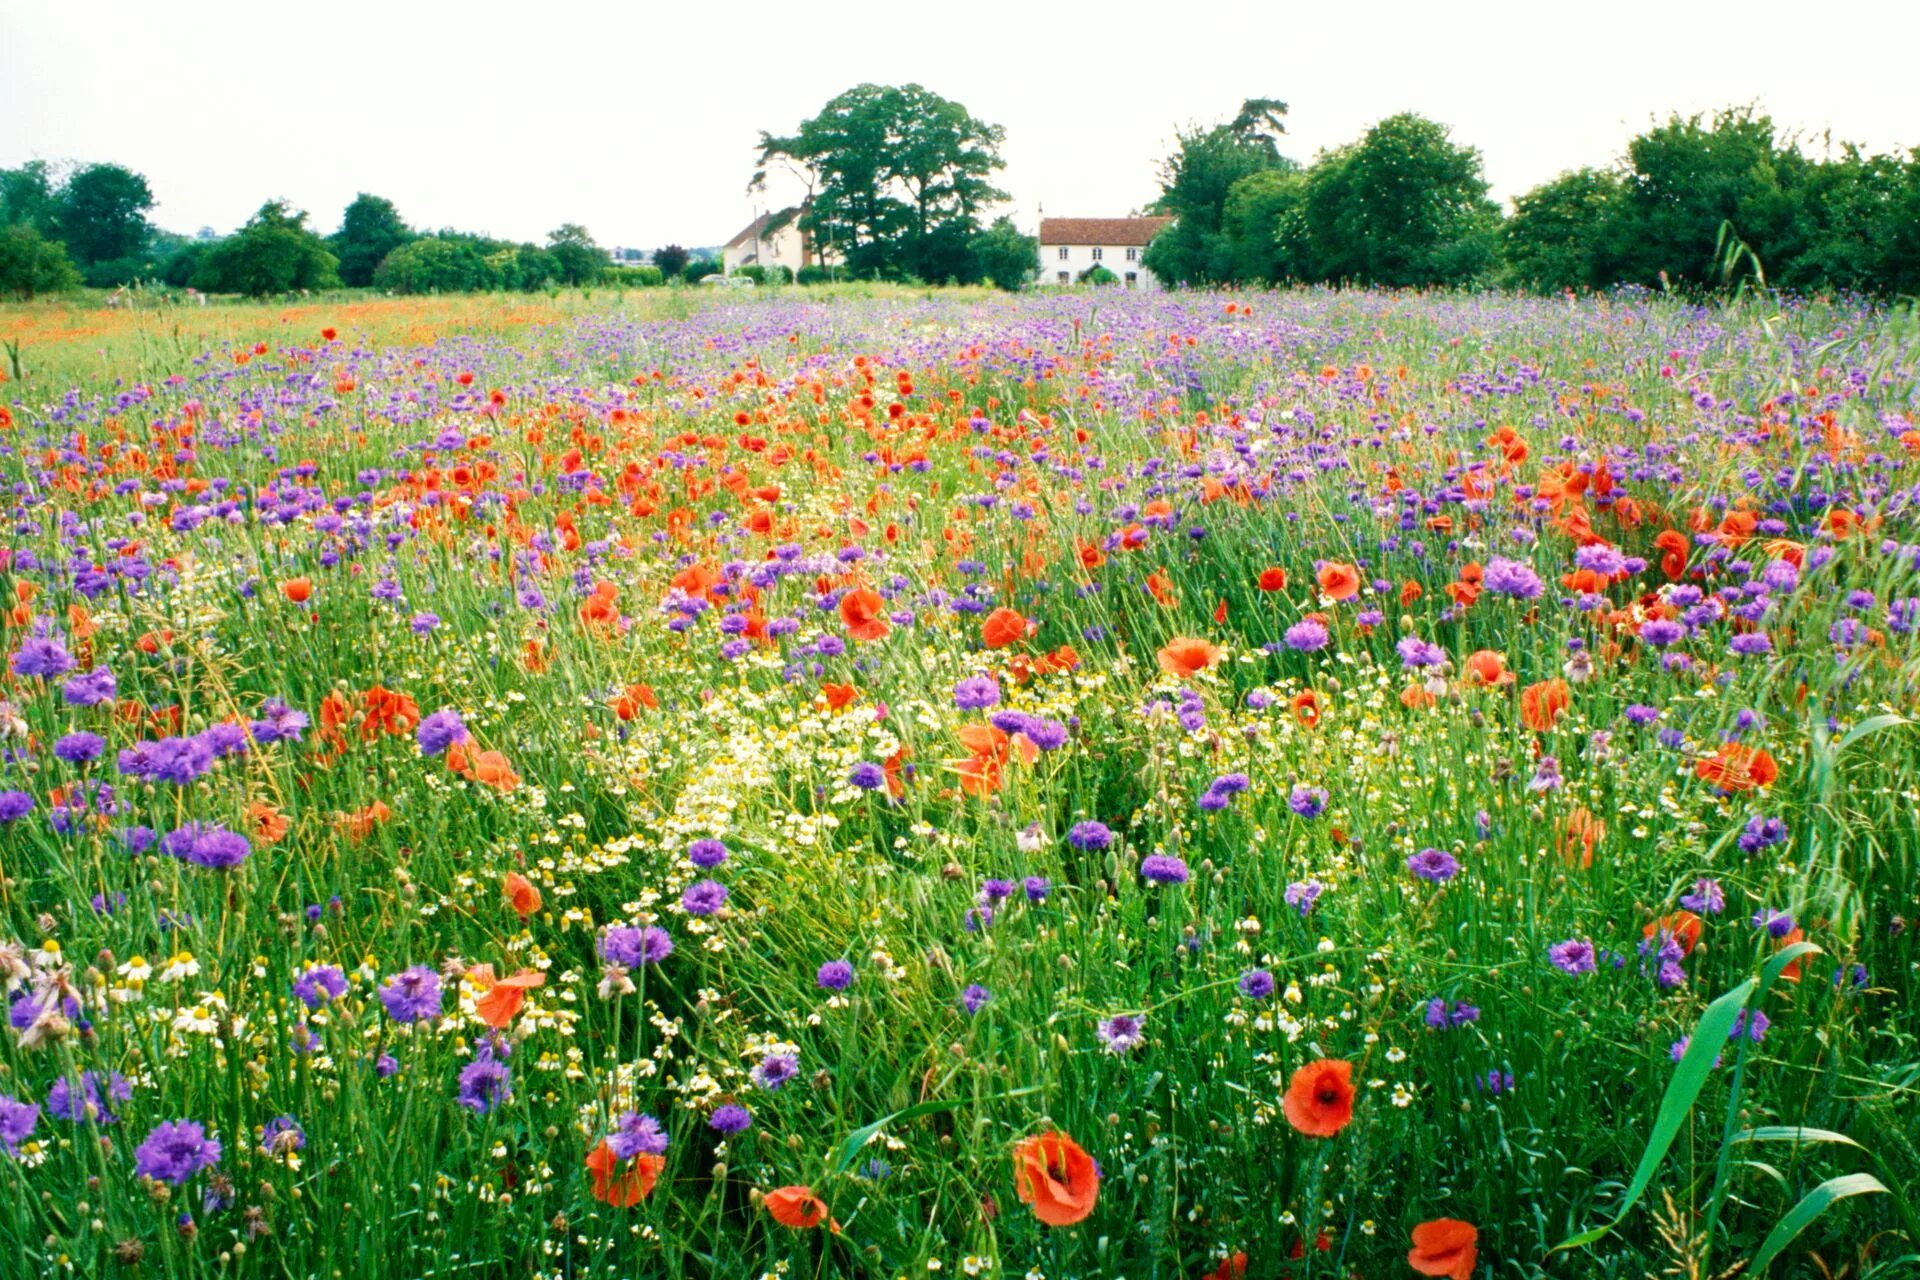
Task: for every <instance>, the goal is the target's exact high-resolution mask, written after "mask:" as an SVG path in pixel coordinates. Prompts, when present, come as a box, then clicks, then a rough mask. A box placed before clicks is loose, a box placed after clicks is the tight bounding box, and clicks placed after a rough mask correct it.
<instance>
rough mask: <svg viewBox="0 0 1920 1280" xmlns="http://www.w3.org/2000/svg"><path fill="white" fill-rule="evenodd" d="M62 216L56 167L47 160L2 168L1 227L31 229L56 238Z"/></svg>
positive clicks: (0, 184)
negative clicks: (55, 181) (56, 182)
mask: <svg viewBox="0 0 1920 1280" xmlns="http://www.w3.org/2000/svg"><path fill="white" fill-rule="evenodd" d="M58 214H59V201H58V199H57V198H56V196H55V193H54V179H53V167H52V166H51V165H49V164H48V163H47V162H46V161H45V160H29V161H27V162H26V163H25V164H23V165H21V166H20V167H19V168H18V169H0V227H19V226H27V227H32V228H33V229H34V230H35V231H38V232H39V233H40V234H41V235H42V236H47V237H52V236H55V235H57V234H58V225H57V224H58Z"/></svg>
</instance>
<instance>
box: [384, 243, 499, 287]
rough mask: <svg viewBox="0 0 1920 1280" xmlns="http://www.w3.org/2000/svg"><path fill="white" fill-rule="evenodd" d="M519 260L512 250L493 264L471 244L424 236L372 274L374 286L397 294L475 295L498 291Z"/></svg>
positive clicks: (386, 260)
mask: <svg viewBox="0 0 1920 1280" xmlns="http://www.w3.org/2000/svg"><path fill="white" fill-rule="evenodd" d="M518 260H519V255H518V254H517V253H516V252H514V251H513V250H510V249H509V250H505V251H503V252H502V253H501V255H500V260H498V261H494V260H490V259H489V258H488V256H487V255H485V254H483V253H482V252H481V250H480V246H478V245H475V244H473V243H472V242H470V241H465V240H455V239H451V238H448V237H443V236H425V237H422V238H421V239H418V240H413V241H410V242H409V243H407V244H404V245H402V246H400V247H399V248H398V249H395V250H394V251H393V252H391V253H389V254H388V255H387V256H386V258H385V259H383V260H382V261H381V263H380V267H379V269H378V270H377V271H375V272H374V273H373V283H374V285H375V286H376V287H378V288H381V289H388V290H391V291H392V292H394V293H473V292H477V291H480V290H484V289H494V288H498V287H499V286H500V283H501V280H502V278H503V276H504V274H505V271H506V270H507V269H509V268H511V267H517V266H518Z"/></svg>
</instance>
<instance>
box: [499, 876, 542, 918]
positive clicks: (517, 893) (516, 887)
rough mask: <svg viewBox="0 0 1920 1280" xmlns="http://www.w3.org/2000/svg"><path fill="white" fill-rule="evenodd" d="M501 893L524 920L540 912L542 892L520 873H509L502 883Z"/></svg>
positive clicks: (515, 912)
mask: <svg viewBox="0 0 1920 1280" xmlns="http://www.w3.org/2000/svg"><path fill="white" fill-rule="evenodd" d="M500 892H501V894H502V896H504V897H505V898H506V900H507V905H508V906H510V907H512V908H513V911H514V914H515V915H517V916H519V917H520V918H521V919H522V920H525V919H526V918H527V917H528V916H530V915H533V914H534V913H535V912H537V911H539V910H540V890H538V889H536V888H535V887H534V885H533V881H531V880H529V879H527V878H526V877H525V876H523V875H521V874H520V873H519V872H518V871H509V872H507V876H506V879H504V880H502V881H501V882H500Z"/></svg>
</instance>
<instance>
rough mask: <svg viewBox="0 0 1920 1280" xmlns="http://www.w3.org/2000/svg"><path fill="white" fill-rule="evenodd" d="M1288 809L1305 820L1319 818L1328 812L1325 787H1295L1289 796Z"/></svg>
mask: <svg viewBox="0 0 1920 1280" xmlns="http://www.w3.org/2000/svg"><path fill="white" fill-rule="evenodd" d="M1287 808H1289V809H1291V810H1293V811H1294V812H1295V813H1297V814H1299V815H1300V816H1301V817H1303V818H1317V817H1319V816H1320V815H1321V814H1323V813H1325V812H1326V811H1327V792H1326V789H1325V788H1324V787H1295V788H1294V789H1293V790H1292V791H1291V792H1289V793H1288V794H1287Z"/></svg>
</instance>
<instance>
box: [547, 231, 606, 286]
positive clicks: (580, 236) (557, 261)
mask: <svg viewBox="0 0 1920 1280" xmlns="http://www.w3.org/2000/svg"><path fill="white" fill-rule="evenodd" d="M547 252H548V253H549V254H551V255H552V257H553V262H554V267H555V272H556V274H557V275H558V276H559V278H560V282H561V283H562V284H568V285H583V284H593V283H595V282H596V281H598V280H599V279H600V277H601V276H603V275H605V274H606V273H607V255H606V251H605V250H603V249H601V247H600V246H599V245H597V244H595V243H594V240H593V237H592V236H590V235H588V234H587V229H586V228H585V227H583V226H581V225H580V224H579V223H577V222H568V223H564V224H562V225H561V226H559V227H557V228H555V229H554V230H553V231H552V232H551V233H549V234H548V236H547Z"/></svg>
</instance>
